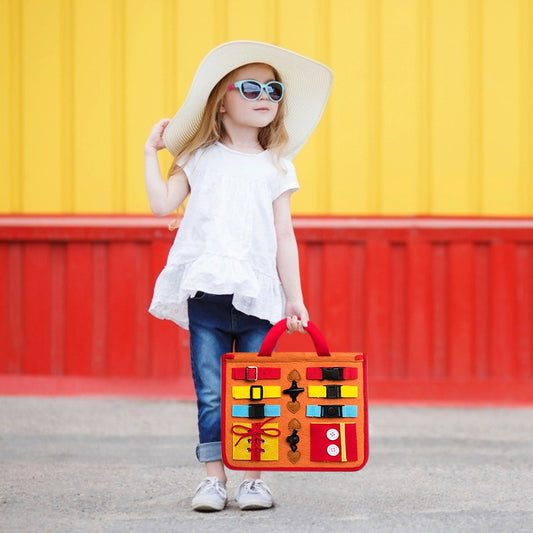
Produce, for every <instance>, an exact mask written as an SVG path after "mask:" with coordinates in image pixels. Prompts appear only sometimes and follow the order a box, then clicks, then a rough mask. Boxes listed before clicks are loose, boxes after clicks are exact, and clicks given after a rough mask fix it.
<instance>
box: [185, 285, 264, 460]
mask: <svg viewBox="0 0 533 533" xmlns="http://www.w3.org/2000/svg"><path fill="white" fill-rule="evenodd" d="M232 300H233V295H231V294H222V295H218V294H207V293H204V292H197V293H196V295H195V296H194V297H193V298H190V299H189V300H188V313H189V334H190V343H191V367H192V376H193V380H194V387H195V390H196V398H197V404H198V431H199V434H200V444H198V446H197V448H196V456H197V457H198V460H199V461H201V462H203V463H206V462H208V461H219V460H221V459H222V443H221V440H222V436H221V435H222V431H221V414H222V410H221V388H222V386H221V381H222V380H221V358H222V355H223V354H225V353H230V352H233V351H236V352H257V351H259V348H260V347H261V344H262V342H263V340H264V338H265V335H266V334H267V333H268V331H269V330H270V328H271V327H272V325H271V324H270V322H268V321H267V320H262V319H260V318H257V317H255V316H250V315H246V314H244V313H241V311H238V310H237V309H235V307H233V304H232Z"/></svg>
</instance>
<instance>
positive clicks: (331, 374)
mask: <svg viewBox="0 0 533 533" xmlns="http://www.w3.org/2000/svg"><path fill="white" fill-rule="evenodd" d="M321 368H322V379H330V380H332V381H339V380H341V379H344V378H343V376H342V371H343V368H342V366H331V367H328V368H324V367H321Z"/></svg>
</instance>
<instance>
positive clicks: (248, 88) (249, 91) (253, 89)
mask: <svg viewBox="0 0 533 533" xmlns="http://www.w3.org/2000/svg"><path fill="white" fill-rule="evenodd" d="M241 94H242V95H243V96H244V98H246V99H247V100H257V99H258V98H259V95H260V94H261V86H260V85H259V84H258V83H256V82H255V81H245V82H244V83H243V84H242V85H241Z"/></svg>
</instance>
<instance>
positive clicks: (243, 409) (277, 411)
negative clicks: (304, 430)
mask: <svg viewBox="0 0 533 533" xmlns="http://www.w3.org/2000/svg"><path fill="white" fill-rule="evenodd" d="M280 415H281V407H280V406H279V405H265V418H266V417H270V416H280ZM231 416H237V417H239V416H241V417H244V418H248V417H249V416H250V408H249V406H248V405H233V406H232V407H231Z"/></svg>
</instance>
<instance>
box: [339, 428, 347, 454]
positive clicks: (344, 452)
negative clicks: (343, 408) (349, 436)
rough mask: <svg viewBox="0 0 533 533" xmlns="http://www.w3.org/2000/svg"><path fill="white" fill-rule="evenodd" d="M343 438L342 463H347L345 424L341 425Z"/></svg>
mask: <svg viewBox="0 0 533 533" xmlns="http://www.w3.org/2000/svg"><path fill="white" fill-rule="evenodd" d="M339 426H340V437H341V461H342V462H346V426H345V424H344V422H341V423H340V424H339Z"/></svg>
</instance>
